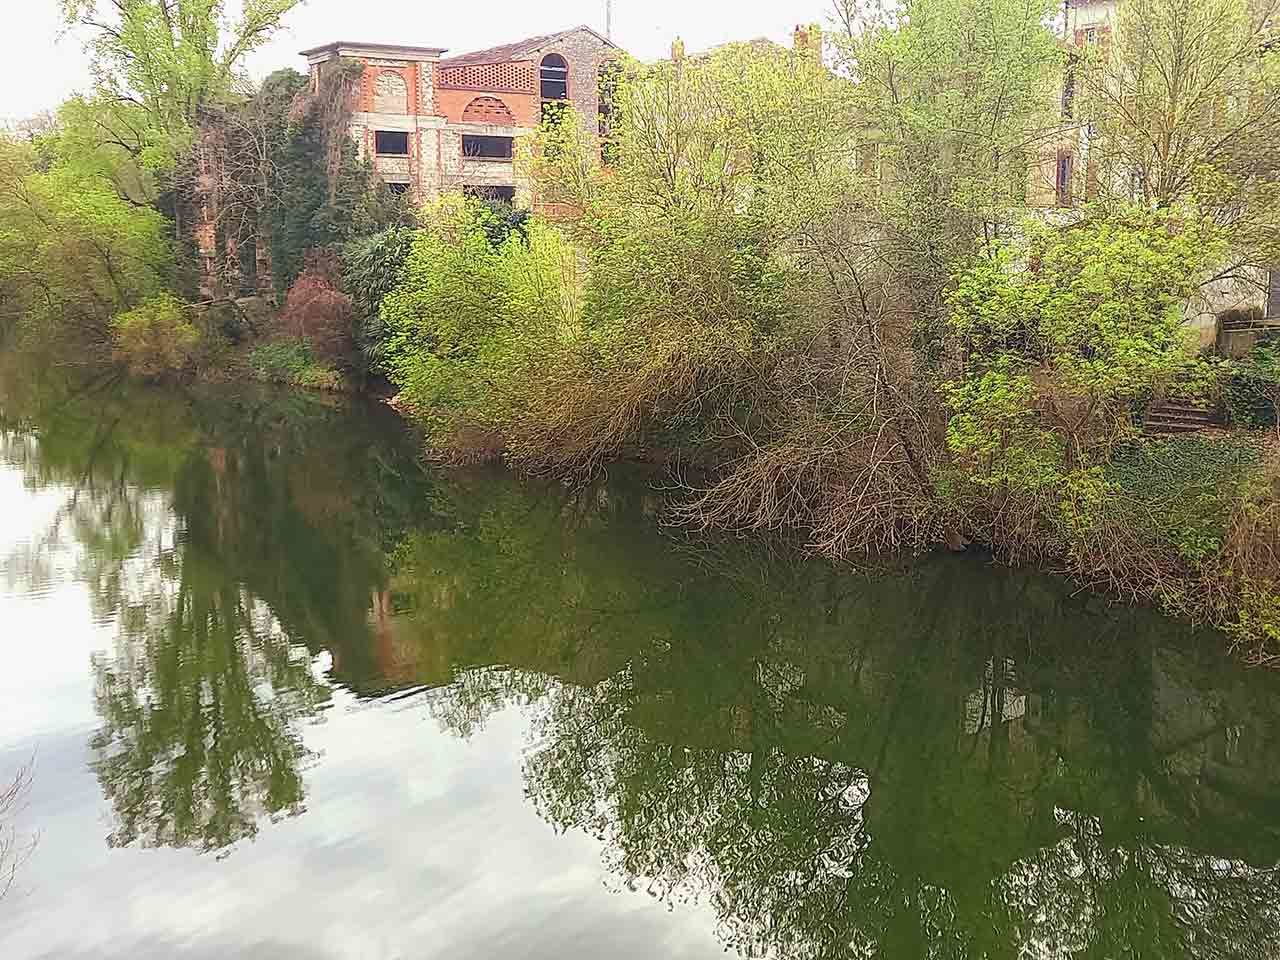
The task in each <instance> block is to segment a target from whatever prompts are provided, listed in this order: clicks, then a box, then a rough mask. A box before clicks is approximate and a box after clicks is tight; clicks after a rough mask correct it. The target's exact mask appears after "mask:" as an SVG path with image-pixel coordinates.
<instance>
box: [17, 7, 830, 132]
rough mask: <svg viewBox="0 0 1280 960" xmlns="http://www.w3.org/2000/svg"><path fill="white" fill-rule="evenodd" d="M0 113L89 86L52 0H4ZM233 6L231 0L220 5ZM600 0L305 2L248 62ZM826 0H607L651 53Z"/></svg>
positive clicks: (483, 38) (46, 103)
mask: <svg viewBox="0 0 1280 960" xmlns="http://www.w3.org/2000/svg"><path fill="white" fill-rule="evenodd" d="M0 6H3V7H5V8H8V14H7V16H6V17H5V24H4V29H3V30H0V120H4V119H8V120H14V119H21V118H24V117H28V116H31V115H33V114H35V113H38V112H40V111H42V110H48V109H52V108H54V107H56V106H57V105H58V103H59V102H61V101H62V100H63V99H65V98H66V97H67V96H68V95H69V94H71V93H72V92H74V91H76V90H83V89H85V88H86V87H87V85H88V74H87V69H86V57H85V55H84V52H83V49H82V43H81V41H80V39H79V38H77V37H75V36H61V33H62V30H61V23H60V21H59V18H58V13H57V7H58V3H57V0H3V2H2V3H0ZM228 6H234V0H232V2H231V3H229V4H228ZM604 8H605V0H544V2H533V0H488V2H486V3H483V4H482V3H480V2H477V0H472V2H470V3H464V2H459V0H443V2H441V0H306V2H304V4H303V6H302V7H300V8H299V9H297V10H295V11H293V13H292V14H290V16H289V18H288V19H287V21H286V28H285V29H284V30H283V31H282V32H281V33H280V34H279V35H278V36H277V37H276V39H275V40H274V41H273V42H272V44H271V45H270V46H269V47H267V48H266V49H264V50H262V51H259V52H258V54H257V55H256V56H255V57H254V58H253V60H252V61H251V62H250V68H251V71H252V73H253V74H254V75H255V76H256V77H262V76H265V75H266V74H267V73H269V72H270V71H272V70H274V69H276V68H278V67H285V66H292V67H294V68H296V69H302V68H303V67H304V61H303V60H302V59H301V58H300V57H298V56H297V53H298V51H299V50H302V49H305V48H307V47H312V46H318V45H319V44H322V43H327V42H329V41H331V40H363V41H371V42H380V43H403V44H410V45H417V46H436V47H448V48H449V49H450V51H452V52H453V53H465V52H466V51H468V50H475V49H479V48H482V47H489V46H495V45H497V44H500V43H508V42H510V41H512V40H519V39H521V38H523V37H526V36H533V35H536V34H540V33H552V32H554V31H556V30H562V29H565V28H567V27H573V26H577V25H578V24H586V25H588V26H590V27H594V28H595V29H597V30H600V31H601V32H603V31H604ZM829 10H830V6H829V3H828V0H789V2H785V3H779V2H777V0H769V2H766V0H614V15H613V24H614V40H615V41H616V42H617V43H619V44H621V45H622V46H623V47H625V48H626V49H627V50H628V51H629V52H630V53H632V54H634V55H635V56H637V57H640V58H641V59H645V60H650V59H654V58H656V57H659V56H662V55H664V54H665V53H666V52H667V51H668V50H669V49H670V46H671V41H672V39H673V38H674V37H675V36H677V35H679V36H681V37H682V38H683V39H684V41H685V45H686V47H687V48H688V49H689V50H690V51H697V50H702V49H705V48H707V47H710V46H713V45H715V44H718V43H724V42H727V41H730V40H751V39H754V38H756V37H761V36H763V37H769V38H771V39H774V40H777V41H779V42H782V41H788V40H789V38H790V36H791V31H792V28H793V27H794V26H795V25H796V24H797V23H809V22H813V21H819V22H822V23H823V24H824V25H825V24H826V22H827V15H828V13H829Z"/></svg>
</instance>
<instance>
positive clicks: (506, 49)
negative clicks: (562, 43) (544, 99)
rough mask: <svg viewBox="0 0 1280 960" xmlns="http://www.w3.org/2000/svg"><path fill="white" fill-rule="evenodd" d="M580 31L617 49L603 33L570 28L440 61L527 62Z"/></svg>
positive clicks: (459, 63) (449, 63)
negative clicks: (545, 49) (531, 55)
mask: <svg viewBox="0 0 1280 960" xmlns="http://www.w3.org/2000/svg"><path fill="white" fill-rule="evenodd" d="M579 30H585V31H586V32H587V33H589V34H591V35H592V36H593V37H595V38H596V39H597V40H599V41H600V42H601V43H605V44H608V45H609V46H611V47H616V46H617V44H615V43H614V42H613V41H612V40H610V39H609V38H608V37H606V36H604V35H603V34H601V33H597V32H596V31H595V30H592V29H591V28H590V27H588V26H585V25H583V26H577V27H570V28H569V29H568V30H561V31H559V32H558V33H546V34H543V35H542V36H539V37H526V38H525V39H523V40H517V41H515V42H514V43H504V44H502V45H501V46H498V47H489V48H487V49H485V50H476V51H474V52H472V53H461V54H458V56H456V57H449V58H448V59H446V60H442V61H440V62H441V64H442V65H443V66H447V67H465V66H470V65H472V64H481V63H509V62H510V61H512V60H526V59H528V58H529V55H530V54H532V53H535V52H536V51H538V50H541V49H542V48H543V47H545V46H548V45H550V44H551V43H554V42H555V41H556V40H559V39H560V38H561V37H563V36H567V35H568V34H570V33H577V32H578V31H579Z"/></svg>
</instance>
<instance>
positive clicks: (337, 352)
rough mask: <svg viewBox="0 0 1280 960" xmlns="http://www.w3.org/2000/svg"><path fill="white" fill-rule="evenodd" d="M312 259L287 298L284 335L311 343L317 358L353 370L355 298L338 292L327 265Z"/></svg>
mask: <svg viewBox="0 0 1280 960" xmlns="http://www.w3.org/2000/svg"><path fill="white" fill-rule="evenodd" d="M308 260H309V262H308V265H307V268H306V269H305V270H303V271H302V273H301V274H299V275H298V279H297V280H295V281H294V282H293V286H291V287H290V288H289V293H288V296H286V297H285V303H284V309H283V310H282V311H281V314H280V328H281V332H282V333H284V334H286V335H287V336H290V337H298V338H301V339H305V340H307V341H309V342H310V344H311V350H312V353H313V354H314V355H315V356H316V358H317V359H319V360H322V361H324V362H326V363H330V364H334V365H336V366H339V367H349V366H350V365H351V363H352V361H353V358H354V355H355V340H354V337H353V334H352V327H353V324H354V322H355V310H354V308H353V307H352V304H351V298H350V297H348V296H347V295H346V294H345V293H343V292H342V291H341V290H339V289H338V287H337V285H336V284H335V283H334V281H333V280H332V279H331V276H332V275H331V274H328V273H327V271H326V269H325V267H324V265H323V264H321V263H318V262H311V261H310V257H309V258H308Z"/></svg>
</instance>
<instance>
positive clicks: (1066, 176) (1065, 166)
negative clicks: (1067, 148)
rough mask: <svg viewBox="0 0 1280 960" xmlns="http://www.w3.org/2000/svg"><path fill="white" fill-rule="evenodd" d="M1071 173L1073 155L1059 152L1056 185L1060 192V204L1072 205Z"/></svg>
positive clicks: (1063, 205)
mask: <svg viewBox="0 0 1280 960" xmlns="http://www.w3.org/2000/svg"><path fill="white" fill-rule="evenodd" d="M1071 173H1072V156H1071V154H1069V153H1059V154H1058V170H1057V176H1056V178H1055V183H1054V185H1055V187H1056V188H1057V192H1058V206H1060V207H1069V206H1071Z"/></svg>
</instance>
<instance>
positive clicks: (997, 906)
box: [0, 364, 1280, 960]
mask: <svg viewBox="0 0 1280 960" xmlns="http://www.w3.org/2000/svg"><path fill="white" fill-rule="evenodd" d="M661 481H662V478H661V477H660V476H659V477H654V476H645V475H639V474H636V473H634V472H631V471H625V470H616V471H613V472H611V475H610V476H609V477H608V478H605V479H602V480H601V481H600V482H598V483H596V484H593V485H591V486H589V487H587V488H585V489H578V490H574V489H568V488H566V487H563V486H560V485H556V484H549V483H533V482H527V483H522V482H518V481H517V480H515V479H513V478H511V477H509V476H506V475H504V474H502V473H500V472H496V471H464V472H458V471H452V472H450V471H443V470H436V469H433V468H430V467H427V466H425V465H423V464H422V463H421V462H420V461H419V459H418V457H417V456H416V451H415V445H414V441H413V440H412V438H411V437H410V436H409V435H408V433H407V431H406V430H405V428H404V426H403V425H402V424H401V423H400V421H398V420H397V418H396V417H395V416H394V415H392V414H391V413H390V412H389V411H387V410H385V409H383V408H380V407H376V406H365V405H362V404H359V403H346V402H343V401H339V400H333V399H328V398H318V397H311V396H304V395H299V394H289V393H278V392H271V391H265V390H252V389H247V388H215V387H204V388H200V389H193V390H177V389H161V388H149V387H142V386H137V385H130V384H126V383H122V382H120V381H117V380H110V379H99V380H97V381H94V380H92V379H90V380H87V381H78V382H75V383H71V382H69V381H68V380H67V378H60V377H54V376H46V375H36V374H35V373H33V372H32V371H29V370H28V371H23V370H21V368H20V367H18V366H15V365H12V364H11V365H10V366H9V367H8V368H7V372H0V638H2V639H0V652H2V653H3V664H4V668H3V670H0V779H3V780H5V781H6V782H7V780H9V779H11V778H12V777H13V776H14V775H15V774H16V773H17V772H18V771H19V770H22V769H26V770H27V771H29V778H28V779H29V783H27V784H26V786H25V787H24V789H23V790H22V791H21V796H20V797H19V800H18V802H17V803H16V804H15V805H13V807H12V808H11V809H10V810H9V811H8V813H7V814H4V815H3V816H0V830H2V831H4V832H3V833H0V837H7V838H9V839H10V840H11V841H12V843H11V854H16V856H11V859H10V864H11V865H16V870H15V871H14V873H13V883H12V886H11V888H10V889H9V891H8V894H7V895H6V896H5V897H4V899H3V900H0V957H4V958H5V960H25V958H34V957H50V958H54V957H56V958H80V957H95V958H100V957H117V956H118V957H129V958H133V960H136V958H151V957H156V958H169V957H175V956H183V957H195V958H210V960H212V958H219V960H221V958H227V957H262V958H272V960H288V958H299V960H302V958H307V960H310V958H316V960H319V958H388V957H404V958H410V957H412V958H433V957H441V958H444V957H447V958H450V960H459V958H472V957H474V958H497V957H521V958H525V957H529V958H563V960H579V958H581V960H586V958H603V957H608V958H624V960H625V958H637V960H638V958H646V960H648V958H658V957H661V958H712V957H721V956H723V955H724V954H725V952H726V951H728V952H729V954H730V955H741V956H744V957H746V956H751V957H786V958H814V960H816V958H828V957H884V958H890V960H898V958H916V957H957V958H958V957H975V958H976V957H992V958H995V957H1000V958H1015V957H1017V958H1022V957H1027V958H1059V957H1098V958H1103V957H1122V956H1123V957H1144V958H1162V960H1167V958H1175V957H1203V958H1228V957H1248V958H1264V957H1266V958H1273V957H1277V956H1280V873H1278V872H1277V869H1276V867H1277V863H1278V862H1280V676H1277V675H1274V674H1266V673H1261V672H1250V671H1247V670H1244V669H1242V668H1240V667H1239V666H1237V665H1236V664H1234V663H1233V662H1232V661H1231V660H1230V659H1229V657H1228V656H1227V655H1226V654H1225V651H1224V643H1223V641H1222V639H1221V638H1220V637H1218V636H1216V635H1213V634H1204V633H1196V632H1194V631H1192V630H1191V629H1189V628H1187V627H1185V626H1183V625H1181V624H1178V623H1175V622H1172V621H1169V620H1167V619H1164V618H1161V617H1159V616H1157V615H1156V614H1154V613H1152V612H1150V611H1144V610H1135V609H1125V608H1112V607H1109V606H1108V605H1107V604H1106V603H1104V602H1102V601H1100V600H1098V599H1096V598H1091V597H1088V596H1083V595H1079V594H1076V593H1073V592H1072V591H1071V590H1070V589H1068V587H1067V586H1066V585H1064V584H1063V583H1061V582H1059V581H1056V580H1053V579H1051V578H1048V577H1044V576H1039V575H1034V574H1031V573H1026V572H1017V571H1008V570H1003V569H999V568H996V567H993V566H992V565H990V564H988V563H986V562H984V561H983V560H982V559H981V558H979V557H951V556H946V557H937V558H931V559H926V560H923V561H920V562H917V563H913V564H911V565H903V566H902V567H901V568H900V569H895V570H885V571H881V572H880V573H879V574H877V575H876V576H873V577H868V576H861V575H856V574H853V573H851V572H849V571H844V570H838V569H834V568H832V567H830V566H827V565H825V564H821V563H816V562H807V561H805V562H801V561H798V560H796V559H795V558H793V557H789V556H786V555H785V554H783V553H781V552H779V551H777V550H767V549H764V548H763V547H762V546H760V545H758V544H752V543H747V542H743V541H728V542H720V541H714V542H698V543H690V542H687V541H685V540H683V539H680V538H677V537H674V536H672V535H671V533H670V532H669V531H665V530H664V528H663V526H662V524H661V523H660V522H659V520H660V517H661V515H662V509H663V500H662V493H661V490H660V488H661ZM2 886H3V883H0V887H2Z"/></svg>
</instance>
